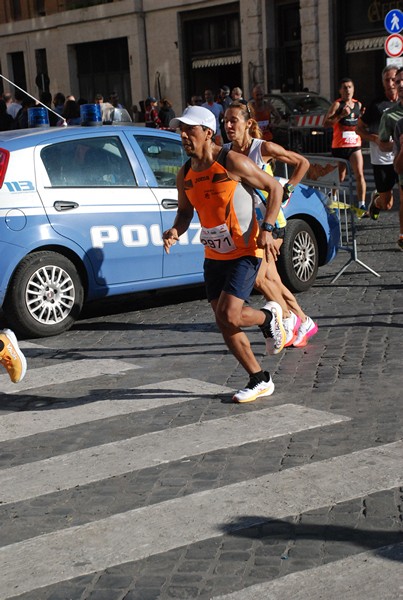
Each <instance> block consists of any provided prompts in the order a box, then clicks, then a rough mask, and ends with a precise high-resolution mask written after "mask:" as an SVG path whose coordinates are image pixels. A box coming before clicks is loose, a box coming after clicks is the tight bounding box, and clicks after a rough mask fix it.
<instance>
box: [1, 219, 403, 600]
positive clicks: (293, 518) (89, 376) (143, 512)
mask: <svg viewBox="0 0 403 600" xmlns="http://www.w3.org/2000/svg"><path fill="white" fill-rule="evenodd" d="M358 229H359V231H358V257H359V259H360V260H362V261H363V262H364V263H365V264H367V265H369V266H370V267H372V268H373V269H375V270H376V271H378V272H379V274H380V275H381V277H380V278H378V277H375V276H374V275H373V274H371V273H370V272H369V271H367V270H366V269H364V268H363V267H362V266H361V265H359V264H357V263H355V262H353V263H352V264H350V265H349V267H348V268H347V270H346V271H345V272H344V273H343V275H341V277H340V278H339V279H338V280H337V282H336V283H334V284H332V283H331V280H332V278H333V276H334V275H335V274H336V273H337V272H339V270H340V269H341V267H342V266H343V265H344V264H345V262H346V261H347V260H348V259H349V256H350V255H349V253H348V252H340V253H339V255H338V257H337V258H336V260H335V261H334V262H333V263H332V264H331V265H329V266H327V267H325V268H323V269H321V271H320V274H319V277H318V280H317V283H316V285H315V286H314V287H313V288H312V289H311V290H309V291H308V292H306V293H304V294H301V295H300V296H299V299H300V302H301V304H302V306H303V307H304V308H305V310H306V312H307V313H308V314H309V315H310V316H311V317H313V318H314V319H315V320H316V321H317V322H318V324H319V332H318V334H317V335H316V336H315V337H314V338H313V340H312V341H311V343H310V344H309V345H308V346H307V347H306V348H305V349H303V350H301V349H299V350H297V349H287V350H285V351H284V352H282V353H281V354H279V355H277V356H275V357H270V356H266V355H265V347H264V342H263V339H262V337H261V334H260V332H259V331H257V330H256V331H255V330H250V332H249V335H250V339H251V341H252V343H253V348H254V350H255V352H256V354H257V356H258V357H259V359H260V360H261V363H262V365H263V366H264V368H265V369H269V370H270V371H271V373H272V376H273V379H274V382H275V385H276V390H275V392H274V394H273V396H271V397H270V398H266V399H261V400H260V401H257V402H254V403H251V404H250V405H243V406H242V405H234V404H232V403H231V401H230V398H231V394H232V393H233V391H234V390H236V389H238V388H239V387H243V386H244V384H245V383H246V379H247V377H245V373H244V372H243V370H242V369H241V368H240V367H239V365H237V363H236V362H235V360H234V359H233V357H232V356H231V355H230V354H229V353H228V352H227V351H226V349H225V347H224V345H223V342H222V339H221V336H220V334H219V333H218V332H217V330H216V327H215V325H214V323H213V319H212V314H211V312H210V308H209V306H208V304H207V302H206V300H205V298H204V293H203V290H202V288H195V289H192V290H186V291H185V290H175V291H172V292H168V293H164V294H151V295H147V294H145V295H142V296H136V297H129V298H128V297H126V298H124V299H119V300H117V299H114V300H111V301H104V302H102V303H99V304H97V305H94V306H92V307H89V308H87V309H86V313H85V314H84V316H83V319H82V320H80V321H79V322H78V323H77V324H76V326H75V327H74V329H72V330H71V331H69V332H67V333H65V334H64V335H61V336H59V337H56V338H48V339H44V340H24V341H22V342H21V346H22V348H23V350H24V352H25V354H26V356H27V359H28V365H29V370H28V373H27V376H26V378H25V379H24V380H23V381H22V382H21V384H18V385H13V384H11V383H10V382H9V380H8V377H7V375H5V374H1V375H0V389H1V390H2V392H1V394H0V398H1V405H0V406H1V409H0V532H1V535H0V564H1V565H2V566H1V577H0V599H11V598H18V599H20V600H68V599H71V600H123V599H124V600H156V599H160V600H167V599H170V598H182V599H187V600H190V599H193V598H198V599H203V600H207V599H215V600H218V599H220V600H224V599H225V600H251V599H253V600H260V599H261V600H267V599H269V598H270V600H273V599H275V600H288V599H290V598H293V599H300V600H316V599H319V598H320V599H323V600H332V599H334V600H336V599H337V600H339V599H340V598H343V599H351V600H360V599H364V598H365V600H380V599H382V600H385V599H398V598H400V599H401V598H403V565H402V562H403V536H402V507H403V439H402V437H403V436H402V431H403V428H402V426H403V411H402V404H401V398H402V383H403V376H402V361H401V348H402V341H401V340H402V327H403V294H402V287H403V286H402V267H403V253H402V252H401V251H399V250H398V248H397V246H396V240H397V235H398V214H397V210H394V211H392V213H390V214H388V215H382V216H381V218H380V220H379V221H378V222H372V221H370V220H362V221H361V222H360V223H359V225H358ZM252 303H253V305H255V306H257V307H258V306H259V305H260V304H261V303H262V299H261V297H259V296H253V298H252Z"/></svg>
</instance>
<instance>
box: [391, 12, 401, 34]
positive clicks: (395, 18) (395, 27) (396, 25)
mask: <svg viewBox="0 0 403 600" xmlns="http://www.w3.org/2000/svg"><path fill="white" fill-rule="evenodd" d="M399 23H400V20H399V17H398V16H397V14H396V13H395V12H394V13H393V15H392V27H391V30H392V31H400V30H401V27H400V25H399Z"/></svg>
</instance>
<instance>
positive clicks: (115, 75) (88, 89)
mask: <svg viewBox="0 0 403 600" xmlns="http://www.w3.org/2000/svg"><path fill="white" fill-rule="evenodd" d="M75 50H76V58H77V77H78V83H79V93H80V96H81V97H82V98H85V99H86V100H87V101H88V102H90V103H91V102H94V99H95V95H96V94H102V95H103V96H104V99H105V101H106V100H108V98H109V96H110V94H111V93H112V92H116V93H117V94H118V96H119V101H120V103H121V104H122V105H123V106H124V107H125V108H127V109H129V110H130V109H131V107H132V98H131V91H130V69H129V52H128V44H127V38H117V39H112V40H102V41H99V42H88V43H85V44H77V45H76V46H75Z"/></svg>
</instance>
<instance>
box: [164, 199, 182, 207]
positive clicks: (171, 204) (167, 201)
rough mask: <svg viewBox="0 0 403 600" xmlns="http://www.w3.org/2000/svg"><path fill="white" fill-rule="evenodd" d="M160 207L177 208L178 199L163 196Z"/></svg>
mask: <svg viewBox="0 0 403 600" xmlns="http://www.w3.org/2000/svg"><path fill="white" fill-rule="evenodd" d="M161 206H162V208H178V201H177V200H174V199H173V198H165V199H164V200H162V201H161Z"/></svg>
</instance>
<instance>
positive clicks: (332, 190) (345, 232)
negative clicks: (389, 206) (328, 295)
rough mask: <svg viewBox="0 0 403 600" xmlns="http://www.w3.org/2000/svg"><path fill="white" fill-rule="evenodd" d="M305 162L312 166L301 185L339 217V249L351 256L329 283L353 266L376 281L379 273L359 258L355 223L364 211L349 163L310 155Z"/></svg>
mask: <svg viewBox="0 0 403 600" xmlns="http://www.w3.org/2000/svg"><path fill="white" fill-rule="evenodd" d="M307 158H308V160H309V162H310V165H311V166H310V168H309V170H308V173H307V174H306V176H305V177H304V179H303V180H302V183H304V184H306V185H309V186H311V187H314V188H317V189H318V190H320V191H321V192H322V193H323V194H324V195H325V196H326V197H327V198H328V206H329V207H330V208H331V209H332V210H335V211H336V212H337V213H338V217H339V228H340V242H339V247H338V248H339V250H343V251H346V252H348V253H349V254H350V258H349V259H348V261H347V262H346V264H345V265H344V266H343V267H342V268H341V269H340V271H339V272H338V273H337V274H336V275H335V277H333V279H332V281H331V283H334V282H335V281H337V279H338V278H339V277H340V276H341V275H342V274H343V273H344V272H345V271H346V270H347V268H348V267H349V266H350V264H351V263H353V262H355V263H357V264H359V265H361V266H362V267H364V269H366V270H367V271H369V272H370V273H372V274H373V275H375V276H376V277H380V275H379V273H377V272H376V271H374V270H373V269H371V267H369V266H368V265H366V264H365V263H364V262H362V261H361V260H360V259H359V258H358V248H357V239H356V235H357V227H356V219H357V218H360V217H362V215H363V214H364V212H365V211H364V210H362V209H360V208H359V207H358V203H357V201H356V200H355V198H354V182H353V174H352V170H351V166H350V163H349V161H348V160H344V159H339V158H338V159H335V158H333V157H331V156H317V155H310V156H308V157H307ZM339 162H342V163H344V164H345V166H346V169H347V173H346V177H345V179H344V181H340V177H339V169H338V163H339ZM285 177H287V175H285Z"/></svg>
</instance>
